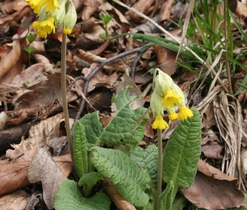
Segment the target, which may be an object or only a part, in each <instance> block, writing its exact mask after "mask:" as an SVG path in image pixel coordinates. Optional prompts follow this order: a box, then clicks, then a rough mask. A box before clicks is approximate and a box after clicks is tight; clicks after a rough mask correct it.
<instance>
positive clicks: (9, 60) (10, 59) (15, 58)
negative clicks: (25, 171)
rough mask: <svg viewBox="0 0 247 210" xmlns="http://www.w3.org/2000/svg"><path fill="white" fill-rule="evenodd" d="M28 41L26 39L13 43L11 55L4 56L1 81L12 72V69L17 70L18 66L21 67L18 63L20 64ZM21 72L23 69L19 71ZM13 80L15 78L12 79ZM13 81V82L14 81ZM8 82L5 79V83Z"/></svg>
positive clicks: (0, 67)
mask: <svg viewBox="0 0 247 210" xmlns="http://www.w3.org/2000/svg"><path fill="white" fill-rule="evenodd" d="M25 43H26V41H25V39H17V40H14V41H13V47H12V49H11V50H10V52H9V53H7V54H5V55H3V56H2V58H1V61H0V80H2V78H3V77H4V76H5V75H6V74H7V73H8V72H9V71H11V70H12V68H15V67H16V66H18V67H19V65H17V64H18V62H19V63H20V58H21V54H22V51H23V50H22V49H23V46H24V45H25ZM19 70H20V71H21V70H22V69H19ZM12 79H13V78H12ZM12 79H11V80H12ZM6 81H7V80H6V79H5V82H6Z"/></svg>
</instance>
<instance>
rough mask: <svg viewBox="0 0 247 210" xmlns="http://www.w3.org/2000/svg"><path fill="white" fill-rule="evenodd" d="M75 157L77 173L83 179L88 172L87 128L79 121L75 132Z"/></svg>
mask: <svg viewBox="0 0 247 210" xmlns="http://www.w3.org/2000/svg"><path fill="white" fill-rule="evenodd" d="M73 156H74V165H75V170H76V173H77V175H78V176H79V177H82V176H83V175H84V174H86V173H87V170H88V159H87V146H86V134H85V128H84V127H83V126H82V124H81V123H80V122H79V121H77V122H76V124H75V128H74V131H73Z"/></svg>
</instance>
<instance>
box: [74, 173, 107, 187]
mask: <svg viewBox="0 0 247 210" xmlns="http://www.w3.org/2000/svg"><path fill="white" fill-rule="evenodd" d="M102 179H103V176H102V175H101V174H100V173H98V172H95V171H93V172H90V173H87V174H85V175H84V176H83V177H81V178H80V180H79V182H78V185H79V186H80V187H81V186H83V189H88V188H92V187H93V186H94V185H95V184H96V183H97V182H98V181H99V180H102Z"/></svg>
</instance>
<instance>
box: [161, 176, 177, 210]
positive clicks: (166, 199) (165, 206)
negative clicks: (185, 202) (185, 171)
mask: <svg viewBox="0 0 247 210" xmlns="http://www.w3.org/2000/svg"><path fill="white" fill-rule="evenodd" d="M173 191H174V184H173V181H172V180H170V181H169V182H168V184H167V185H166V189H165V190H164V191H163V192H162V193H161V195H160V197H159V201H158V209H159V210H171V209H172V202H173Z"/></svg>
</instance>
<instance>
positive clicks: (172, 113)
mask: <svg viewBox="0 0 247 210" xmlns="http://www.w3.org/2000/svg"><path fill="white" fill-rule="evenodd" d="M166 110H167V112H168V118H169V120H176V119H177V118H178V114H177V113H176V112H175V111H174V109H172V108H167V109H166Z"/></svg>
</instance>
